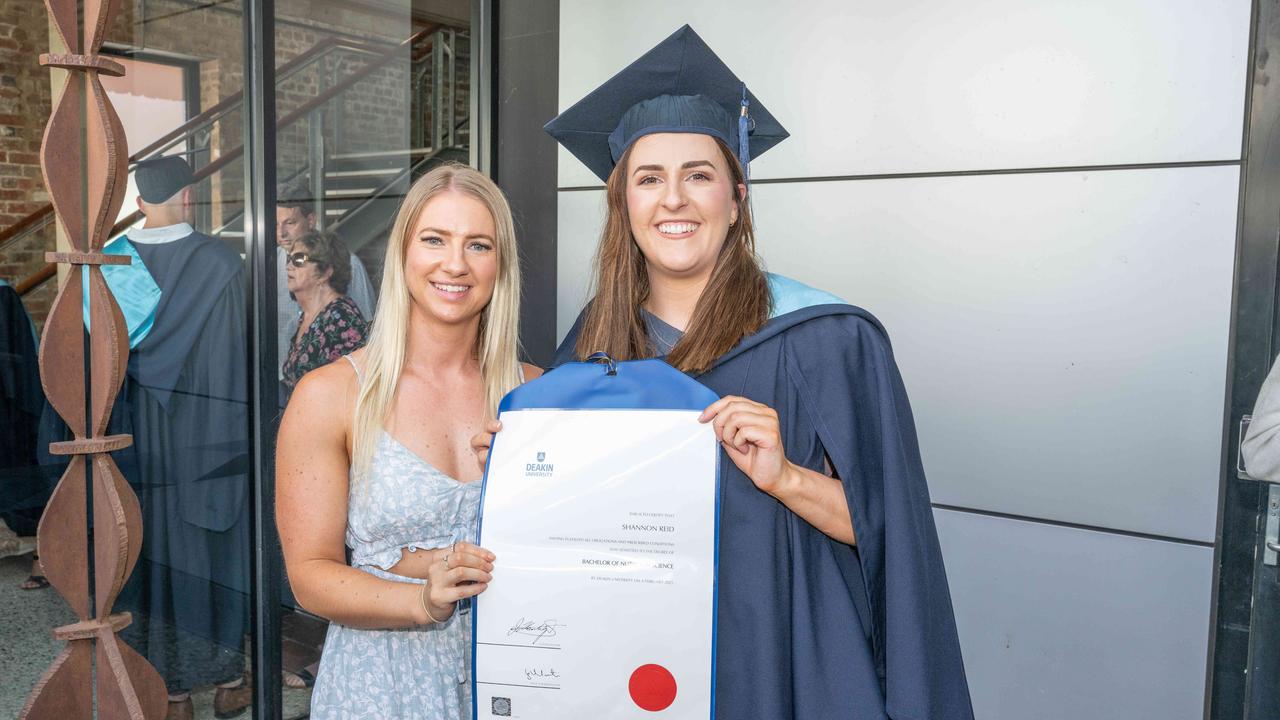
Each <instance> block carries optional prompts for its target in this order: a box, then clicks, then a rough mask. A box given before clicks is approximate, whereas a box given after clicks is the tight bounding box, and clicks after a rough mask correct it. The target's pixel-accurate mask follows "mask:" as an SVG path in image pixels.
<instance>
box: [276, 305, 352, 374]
mask: <svg viewBox="0 0 1280 720" xmlns="http://www.w3.org/2000/svg"><path fill="white" fill-rule="evenodd" d="M368 336H369V321H367V320H365V319H364V316H363V315H361V314H360V308H358V307H356V303H355V301H354V300H352V299H351V298H350V297H347V296H346V295H339V296H338V297H337V298H336V299H335V300H333V301H332V302H330V303H329V304H328V305H326V306H325V308H324V309H323V310H321V311H320V314H319V315H316V319H315V320H312V321H311V325H310V326H308V327H307V329H306V331H305V332H304V333H303V335H302V337H300V338H297V339H296V340H295V341H294V342H293V344H292V345H290V346H289V357H288V358H287V359H286V360H285V361H284V367H283V368H281V371H280V372H281V375H282V376H283V377H284V384H285V385H287V386H289V387H290V388H292V387H293V386H294V385H297V384H298V381H299V380H301V379H302V376H303V375H306V374H307V373H309V372H311V371H312V370H315V369H316V368H318V367H321V366H322V365H328V364H329V363H331V362H333V361H334V360H337V359H338V358H340V357H342V356H343V355H348V354H350V353H352V352H354V351H355V350H358V349H360V348H362V347H364V342H365V339H366V338H367V337H368Z"/></svg>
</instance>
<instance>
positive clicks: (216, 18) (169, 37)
mask: <svg viewBox="0 0 1280 720" xmlns="http://www.w3.org/2000/svg"><path fill="white" fill-rule="evenodd" d="M144 8H145V15H144V14H143V10H144ZM193 8H195V9H193ZM223 9H225V8H223ZM277 12H278V19H277V34H276V54H277V64H279V63H283V62H286V61H287V60H288V59H290V58H292V57H294V56H296V55H297V54H299V53H301V52H303V51H305V50H306V49H308V48H310V47H312V46H313V45H314V44H315V43H317V42H319V41H320V40H321V39H322V38H323V37H324V36H325V35H326V34H327V32H328V28H335V27H336V28H344V29H345V30H346V32H348V33H352V34H356V35H362V36H365V37H368V38H371V39H378V40H382V41H399V40H402V39H403V35H407V34H408V33H409V32H410V30H409V28H408V24H407V18H406V19H405V20H404V21H397V20H394V19H393V18H388V17H386V16H385V15H376V14H362V13H361V12H360V11H359V9H358V6H351V5H349V4H346V3H342V2H340V1H339V0H279V2H277ZM290 18H295V19H296V22H290V21H289V19H290ZM241 22H242V18H241V16H240V15H239V13H238V12H224V11H222V10H219V9H217V8H212V9H211V8H208V7H200V6H198V5H196V4H194V3H190V2H180V1H177V0H147V2H146V3H145V4H143V3H142V2H140V0H125V1H124V2H123V3H122V7H121V9H120V12H119V14H118V15H117V18H116V21H115V23H114V24H113V26H112V28H111V30H110V32H109V33H108V39H109V41H110V42H112V43H117V44H120V45H124V46H128V47H131V48H135V49H138V50H150V51H159V52H167V53H177V54H179V55H183V56H188V57H193V58H196V59H197V60H198V66H199V86H200V103H201V107H203V108H208V107H210V106H212V105H213V104H215V103H217V102H218V101H219V100H221V99H222V98H224V97H226V96H228V95H230V94H232V93H234V92H236V91H238V90H240V89H241V88H242V87H243V81H244V67H243V61H244V53H243V50H242V43H243V29H242V26H241ZM299 23H301V24H299ZM193 28H198V31H196V32H193V31H192V30H193ZM48 43H49V31H48V25H47V19H46V12H45V8H44V4H43V3H42V2H38V0H21V1H14V2H0V231H2V230H3V229H4V228H6V227H9V226H11V225H12V224H13V223H14V222H16V221H17V220H19V219H21V218H22V217H24V216H26V215H27V214H29V213H31V212H33V211H34V210H37V209H39V208H40V207H41V206H43V205H44V204H45V203H47V202H48V195H47V193H45V191H44V188H43V182H42V179H41V176H40V165H39V148H40V140H41V137H42V135H43V132H44V124H45V121H46V119H47V118H48V115H49V112H50V108H51V104H52V103H51V99H50V90H49V71H48V70H47V69H45V68H41V67H40V66H39V65H38V62H37V58H38V56H39V55H40V53H42V52H47V51H48ZM463 52H465V48H463ZM463 52H460V53H459V63H460V64H459V67H460V68H466V67H467V65H466V62H467V58H466V56H465V55H464V54H463ZM366 62H367V59H366V58H365V56H361V55H357V54H355V53H340V54H336V55H334V56H333V58H332V59H331V60H329V61H327V62H325V63H318V64H316V65H315V66H313V67H312V68H310V69H308V70H306V71H304V72H301V73H298V74H297V75H295V76H293V77H292V78H289V79H288V80H286V81H284V82H283V83H281V85H280V86H279V87H278V89H277V113H278V115H279V116H281V117H283V116H284V115H285V114H287V113H288V112H289V111H291V110H293V109H295V108H297V107H299V106H300V105H302V104H303V103H305V102H307V101H308V100H310V99H312V98H314V97H315V96H316V94H317V93H318V92H321V91H322V90H323V89H324V88H325V87H329V86H330V85H331V83H332V82H333V81H334V78H340V77H342V76H344V75H346V74H348V73H350V72H352V70H353V69H356V68H359V67H362V66H363V64H364V63H366ZM462 74H463V75H464V76H465V74H466V73H465V72H464V73H462ZM409 77H410V75H409V69H408V63H407V53H406V57H405V60H404V61H396V62H393V63H391V64H390V65H388V66H387V67H384V68H382V69H379V70H377V71H375V72H373V73H372V74H371V75H369V76H368V77H366V78H365V79H364V80H363V81H361V82H360V83H359V84H358V85H356V86H354V87H352V88H350V89H348V90H347V91H345V92H344V93H342V95H340V96H339V97H338V98H335V99H334V100H333V101H331V102H330V103H329V104H328V105H327V107H326V110H325V139H326V145H327V147H328V148H329V149H330V151H331V152H332V151H333V150H335V149H336V150H337V151H340V152H353V151H368V150H394V149H399V148H405V147H407V145H408V142H409V134H410V133H409V128H410V126H411V113H424V114H425V113H427V112H429V108H428V107H421V108H419V107H416V106H415V103H414V101H413V99H412V98H411V97H410V88H409ZM457 102H458V110H457V113H458V115H457V117H458V118H459V119H461V118H462V117H465V116H466V114H467V112H468V102H469V94H468V93H467V91H466V88H465V82H464V86H463V88H462V89H460V92H459V97H458V98H457ZM242 122H243V116H242V113H241V112H234V113H232V114H231V115H230V116H228V117H226V118H225V119H224V120H223V121H222V122H220V123H218V124H217V125H215V126H214V127H213V128H212V131H211V133H210V146H211V147H212V149H213V151H212V154H211V155H206V156H204V157H200V158H198V161H201V162H207V161H208V160H209V159H212V158H216V157H217V156H218V155H220V154H222V153H224V152H226V151H229V150H231V149H232V148H235V147H238V146H239V145H240V142H241V132H242V124H241V123H242ZM461 139H465V130H464V132H463V136H462V138H461ZM277 144H278V147H277V156H278V165H277V171H278V174H279V175H280V177H285V176H287V175H288V174H289V173H291V172H292V171H294V170H296V169H297V168H300V167H301V166H302V165H303V164H305V163H306V162H307V160H308V152H307V121H306V120H305V119H304V120H301V121H299V122H298V123H296V124H294V125H293V126H291V127H289V128H286V129H283V130H282V131H281V132H280V134H279V135H278V137H277ZM137 149H139V148H131V149H130V151H131V152H133V151H135V150H137ZM243 168H244V166H243V161H241V160H237V161H235V162H232V163H230V164H229V165H228V166H227V167H226V168H224V169H223V170H222V171H220V172H219V173H218V174H216V175H215V176H214V177H213V178H212V180H211V181H210V182H209V183H208V184H207V185H206V186H205V187H204V188H203V189H204V190H205V191H206V194H207V196H208V198H209V200H210V202H211V206H212V211H211V213H210V216H211V217H210V219H209V225H208V227H204V228H202V229H205V230H209V229H212V228H216V227H219V226H221V225H222V224H223V222H225V221H226V220H228V219H229V218H230V217H231V216H232V215H234V214H235V213H238V212H239V210H240V205H241V202H242V195H243V193H242V190H243V188H242V185H243V172H244V169H243ZM52 230H53V226H52V224H50V225H49V226H47V227H46V228H45V230H44V231H43V232H42V233H36V234H33V235H31V236H30V237H28V238H27V239H26V240H25V241H24V242H23V243H21V244H20V245H18V246H13V245H11V246H9V247H7V248H5V249H4V250H0V278H4V279H6V280H8V281H10V282H15V281H17V280H20V279H21V278H23V277H26V276H28V275H29V274H30V273H32V272H34V271H35V270H37V269H39V268H40V267H42V265H43V262H44V261H43V255H44V252H45V251H46V250H47V249H51V248H52V247H53V244H54V237H53V232H52ZM53 293H54V288H53V283H47V284H46V287H44V288H41V290H39V291H37V292H33V293H31V294H28V295H27V296H26V298H24V299H25V301H26V302H27V305H28V309H29V311H30V312H31V314H32V316H33V318H34V319H36V321H37V322H38V323H42V322H43V319H44V316H45V315H46V314H47V312H48V304H49V302H50V301H51V300H52V296H53Z"/></svg>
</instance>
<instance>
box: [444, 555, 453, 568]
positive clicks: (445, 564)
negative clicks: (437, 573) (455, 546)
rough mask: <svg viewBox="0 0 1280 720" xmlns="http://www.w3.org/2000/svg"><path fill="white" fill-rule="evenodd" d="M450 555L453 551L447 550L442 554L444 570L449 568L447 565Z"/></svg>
mask: <svg viewBox="0 0 1280 720" xmlns="http://www.w3.org/2000/svg"><path fill="white" fill-rule="evenodd" d="M452 555H453V551H449V552H447V553H445V554H444V569H445V570H449V569H450V567H449V557H450V556H452Z"/></svg>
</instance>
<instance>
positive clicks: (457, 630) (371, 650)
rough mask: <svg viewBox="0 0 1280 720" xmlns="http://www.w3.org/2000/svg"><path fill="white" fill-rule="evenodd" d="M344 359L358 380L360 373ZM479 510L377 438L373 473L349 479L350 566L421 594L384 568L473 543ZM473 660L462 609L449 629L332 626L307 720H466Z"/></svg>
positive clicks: (472, 488) (475, 485)
mask: <svg viewBox="0 0 1280 720" xmlns="http://www.w3.org/2000/svg"><path fill="white" fill-rule="evenodd" d="M346 358H347V360H348V361H349V362H351V365H352V367H355V368H356V377H357V378H359V377H360V368H359V367H358V366H357V365H356V363H355V362H354V361H353V360H351V357H350V356H346ZM352 472H353V473H354V469H353V470H352ZM479 502H480V483H479V482H459V481H458V480H456V479H454V478H452V477H449V476H448V475H446V474H444V473H443V472H441V471H439V470H438V469H436V468H435V467H433V466H432V465H431V464H430V463H428V462H426V461H425V460H423V459H422V458H421V457H419V456H418V455H416V454H414V453H413V452H412V451H411V450H409V449H408V448H406V447H405V446H403V445H401V444H400V443H399V442H397V441H396V440H395V438H393V437H391V436H390V435H388V434H387V433H385V432H382V433H380V435H379V437H378V442H377V446H376V448H375V449H374V453H373V461H372V462H371V463H370V464H369V470H368V471H367V472H365V473H363V475H362V476H361V477H355V475H354V474H353V475H352V477H351V490H350V495H349V500H348V509H347V533H346V543H347V547H349V548H350V549H351V566H352V567H354V568H356V569H358V570H361V571H363V572H367V573H369V574H371V575H375V576H377V577H380V578H383V579H386V580H391V581H393V582H403V583H417V584H422V583H423V582H424V581H423V580H419V579H417V578H409V577H404V576H402V575H396V574H394V573H391V572H387V570H386V569H385V568H389V567H393V566H395V564H396V563H398V562H399V561H400V557H401V551H402V550H408V551H409V552H418V551H420V550H427V549H430V548H438V547H445V546H447V545H450V544H452V543H454V542H457V541H462V540H467V541H471V540H473V539H474V538H475V535H476V516H477V513H478V512H479ZM470 655H471V615H470V613H469V605H468V603H467V602H463V603H460V604H459V607H458V609H457V610H456V611H455V612H454V613H453V615H451V616H450V617H449V619H448V620H446V621H445V622H443V623H441V624H439V625H429V626H426V627H421V628H409V629H401V630H361V629H358V628H352V627H347V626H345V625H342V624H340V623H336V622H335V623H330V625H329V631H328V634H327V635H326V636H325V642H324V654H323V655H322V657H321V660H320V672H319V673H318V674H317V677H316V684H315V688H314V690H313V692H312V695H311V717H312V718H314V719H315V720H330V719H334V720H336V719H338V718H341V719H342V720H359V719H361V718H402V719H404V720H442V719H448V720H455V719H458V718H470V717H471V687H470V676H469V673H470V671H471V657H470Z"/></svg>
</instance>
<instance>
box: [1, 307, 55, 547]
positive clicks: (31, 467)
mask: <svg viewBox="0 0 1280 720" xmlns="http://www.w3.org/2000/svg"><path fill="white" fill-rule="evenodd" d="M44 402H45V401H44V390H43V389H42V388H41V387H40V369H39V364H38V357H37V349H36V338H35V328H34V326H33V325H32V323H31V318H30V316H28V315H27V311H26V308H25V307H23V305H22V298H20V297H19V296H18V293H17V292H16V291H14V289H13V288H12V287H10V286H9V285H6V284H0V428H3V430H2V431H0V519H2V520H4V522H5V523H6V524H7V525H8V526H9V528H10V529H12V530H13V531H14V532H16V533H18V534H19V535H35V534H36V525H37V523H39V522H40V515H41V513H43V512H44V506H45V503H46V502H47V501H48V499H49V490H48V486H47V485H46V483H45V482H44V476H43V474H42V473H41V472H40V468H39V467H38V465H37V460H38V452H37V442H38V441H37V431H38V428H39V424H40V416H41V411H42V409H43V407H44Z"/></svg>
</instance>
